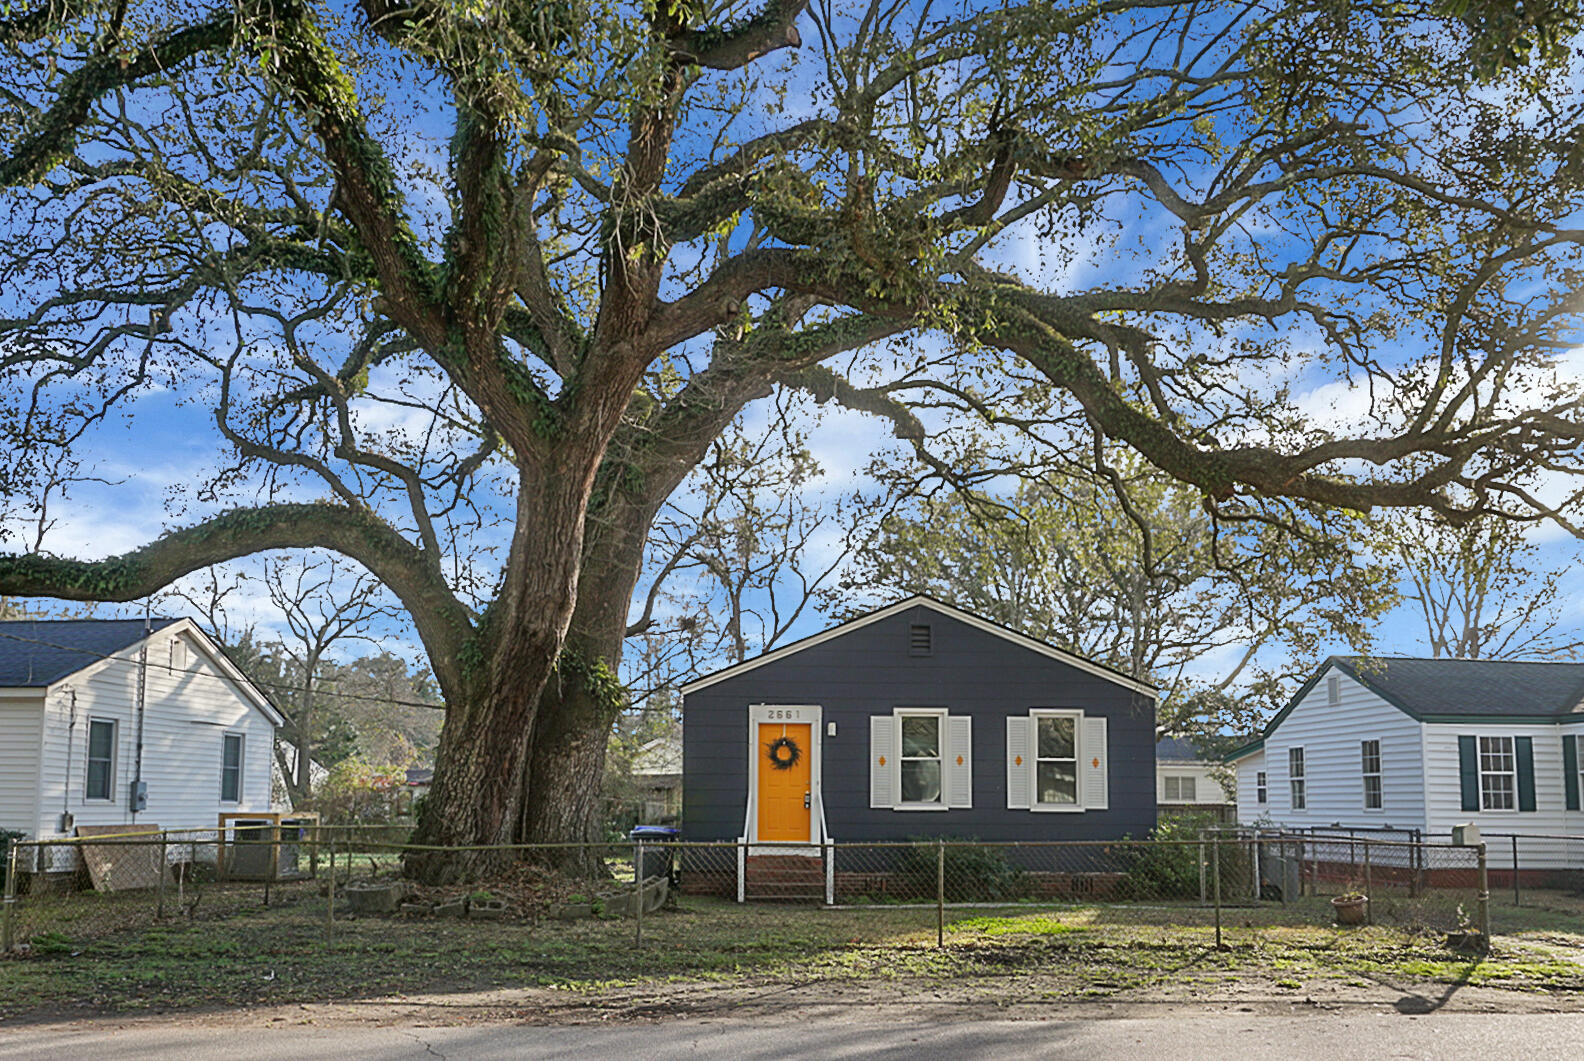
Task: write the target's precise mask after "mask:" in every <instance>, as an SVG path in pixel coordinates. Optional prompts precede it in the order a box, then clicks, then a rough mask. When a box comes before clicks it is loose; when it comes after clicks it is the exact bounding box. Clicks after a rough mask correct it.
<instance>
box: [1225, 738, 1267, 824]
mask: <svg viewBox="0 0 1584 1061" xmlns="http://www.w3.org/2000/svg"><path fill="white" fill-rule="evenodd" d="M1232 765H1233V766H1234V768H1236V770H1237V815H1238V821H1239V822H1240V823H1241V824H1243V825H1249V824H1252V823H1253V822H1256V821H1260V820H1262V819H1264V818H1265V817H1266V816H1267V814H1268V812H1269V810H1270V804H1269V803H1261V802H1260V801H1259V792H1258V788H1257V785H1258V780H1259V772H1260V771H1261V770H1264V769H1265V751H1264V749H1261V750H1260V751H1257V752H1252V753H1250V754H1248V755H1245V756H1244V757H1243V758H1241V759H1239V760H1238V761H1237V762H1236V763H1233V764H1232Z"/></svg>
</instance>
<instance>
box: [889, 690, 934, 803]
mask: <svg viewBox="0 0 1584 1061" xmlns="http://www.w3.org/2000/svg"><path fill="white" fill-rule="evenodd" d="M897 721H898V724H899V726H900V727H901V734H902V741H901V755H900V756H899V757H898V759H897V766H898V769H899V772H900V781H901V790H902V803H903V804H904V805H907V806H940V805H941V803H942V802H943V801H942V799H941V792H942V789H941V777H942V754H941V748H942V744H943V743H944V741H943V739H942V738H943V734H942V733H941V729H942V723H943V722H944V721H945V716H944V715H943V714H941V713H939V712H929V713H919V714H909V713H906V712H903V713H901V714H899V715H898V716H897Z"/></svg>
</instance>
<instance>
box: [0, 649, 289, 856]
mask: <svg viewBox="0 0 1584 1061" xmlns="http://www.w3.org/2000/svg"><path fill="white" fill-rule="evenodd" d="M147 630H148V632H147V634H146V635H145V626H144V620H142V619H129V620H119V619H117V620H37V621H32V620H23V621H12V622H0V828H3V829H9V830H14V831H19V832H22V833H24V834H26V835H27V836H30V837H34V838H39V839H48V838H51V837H60V836H71V835H73V833H74V830H75V829H77V828H78V827H80V826H90V825H92V826H104V825H136V824H138V823H140V822H146V823H150V824H154V825H159V826H161V827H164V828H180V827H195V826H207V827H209V828H213V827H214V825H215V822H216V820H217V817H218V815H219V814H220V813H221V812H224V811H267V810H269V809H270V804H271V793H270V787H271V785H270V777H271V764H272V760H273V757H274V747H273V746H274V740H275V727H277V726H279V725H281V724H282V722H283V719H282V718H281V715H280V713H279V712H278V711H277V710H276V709H275V707H274V706H273V705H272V704H271V703H270V702H269V700H268V699H267V698H266V697H265V696H264V694H263V693H262V692H260V691H259V689H258V688H256V687H255V686H254V685H253V684H252V683H251V682H249V681H248V680H247V678H245V677H244V676H243V675H242V673H241V671H239V670H237V668H236V667H235V666H233V665H232V664H231V662H230V661H229V660H227V659H226V658H225V655H224V654H223V653H222V652H221V651H220V649H219V647H218V646H217V645H215V644H214V642H212V641H210V640H209V638H208V637H207V636H206V635H205V634H204V633H203V631H201V630H200V629H199V628H198V627H197V625H196V624H194V623H193V622H192V621H191V620H189V619H154V620H152V621H150V622H149V624H148V628H147ZM145 649H146V650H147V651H146V654H145V651H144V650H145ZM140 738H141V739H140ZM136 782H141V784H135V783H136ZM140 792H141V797H140V795H139V793H140ZM140 804H141V805H140Z"/></svg>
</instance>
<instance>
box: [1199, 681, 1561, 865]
mask: <svg viewBox="0 0 1584 1061" xmlns="http://www.w3.org/2000/svg"><path fill="white" fill-rule="evenodd" d="M1581 735H1584V663H1542V662H1536V663H1530V662H1510V661H1492V660H1459V659H1412V658H1402V657H1361V656H1332V657H1331V658H1329V659H1327V660H1326V661H1325V662H1324V663H1322V664H1321V665H1320V667H1319V668H1318V669H1317V670H1316V671H1315V673H1314V674H1313V675H1312V676H1311V677H1310V678H1309V680H1308V681H1307V682H1305V683H1304V685H1303V687H1302V688H1301V689H1299V690H1298V693H1297V695H1296V696H1294V697H1293V698H1292V700H1291V701H1290V702H1288V704H1287V705H1286V706H1285V707H1284V708H1282V710H1281V711H1280V712H1278V713H1277V714H1276V716H1275V717H1274V718H1272V719H1271V721H1270V723H1269V724H1268V725H1267V726H1266V727H1265V731H1264V733H1263V734H1262V735H1261V736H1260V738H1259V739H1258V740H1256V741H1253V742H1251V743H1249V744H1247V745H1244V746H1243V747H1241V748H1239V749H1237V750H1236V751H1234V752H1232V753H1231V754H1230V755H1229V756H1227V761H1228V762H1229V763H1231V764H1232V765H1233V766H1234V767H1235V768H1236V771H1237V808H1238V820H1239V822H1241V823H1255V822H1268V823H1274V824H1278V825H1283V826H1291V827H1303V828H1312V827H1321V828H1326V827H1340V828H1342V829H1360V828H1376V829H1387V828H1390V829H1397V830H1421V831H1422V832H1423V834H1424V836H1425V838H1426V839H1428V840H1442V839H1446V838H1448V837H1450V835H1451V831H1452V827H1453V826H1454V825H1461V824H1465V823H1473V824H1475V825H1478V826H1479V828H1480V831H1481V832H1482V833H1483V834H1485V835H1486V836H1487V838H1489V837H1492V836H1498V837H1505V836H1507V835H1508V834H1513V833H1517V834H1521V835H1524V836H1569V835H1570V836H1584V810H1581V809H1580V807H1581V804H1580V791H1581V784H1580V774H1579V769H1580V765H1581V760H1580V756H1579V747H1578V746H1579V738H1580V736H1581ZM1580 850H1584V848H1581V845H1580V844H1577V843H1575V844H1572V845H1568V844H1563V843H1560V842H1559V843H1556V844H1553V845H1549V846H1547V845H1543V844H1532V843H1531V844H1525V845H1524V852H1525V854H1524V857H1523V860H1522V863H1521V865H1522V868H1523V869H1525V870H1528V869H1531V868H1533V869H1561V868H1578V867H1577V865H1574V864H1569V863H1577V862H1578V855H1579V853H1580ZM1506 851H1507V845H1506V844H1505V843H1494V842H1493V843H1491V844H1490V860H1491V865H1493V866H1506V865H1509V862H1507V861H1503V859H1506V858H1509V856H1508V855H1507V854H1506ZM1549 863H1555V864H1554V865H1551V864H1549Z"/></svg>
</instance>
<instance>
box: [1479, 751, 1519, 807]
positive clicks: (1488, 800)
mask: <svg viewBox="0 0 1584 1061" xmlns="http://www.w3.org/2000/svg"><path fill="white" fill-rule="evenodd" d="M1479 779H1480V808H1481V809H1482V810H1512V809H1513V808H1515V807H1516V806H1517V805H1518V802H1517V799H1518V796H1517V793H1518V757H1517V756H1516V755H1514V754H1513V739H1512V738H1511V737H1481V738H1480V739H1479Z"/></svg>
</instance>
